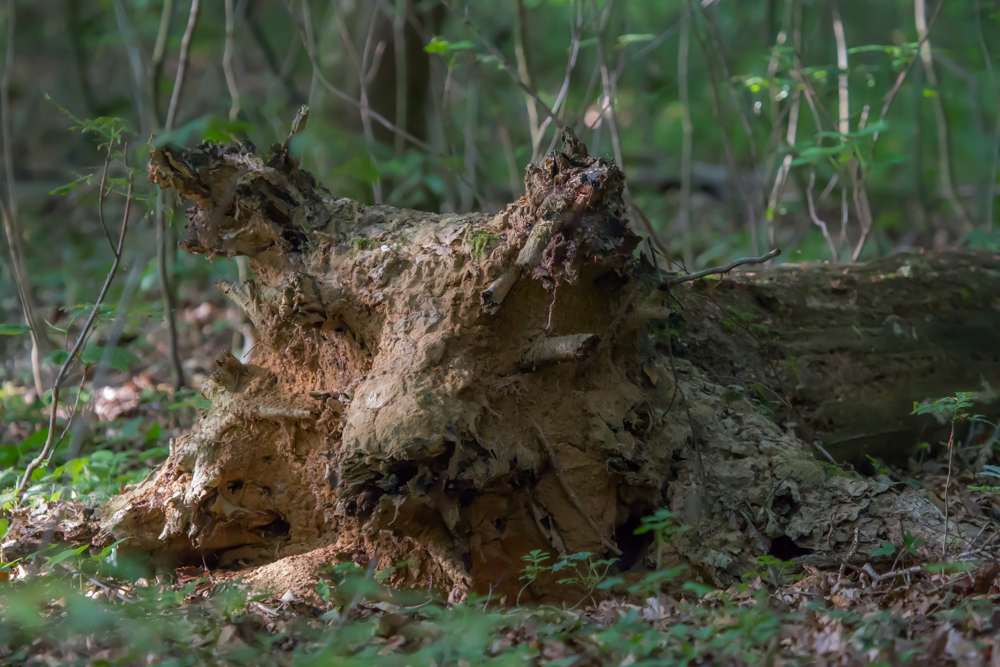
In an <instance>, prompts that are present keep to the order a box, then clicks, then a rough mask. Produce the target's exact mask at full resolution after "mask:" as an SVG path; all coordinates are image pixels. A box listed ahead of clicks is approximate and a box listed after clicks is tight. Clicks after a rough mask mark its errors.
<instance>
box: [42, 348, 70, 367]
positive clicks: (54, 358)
mask: <svg viewBox="0 0 1000 667" xmlns="http://www.w3.org/2000/svg"><path fill="white" fill-rule="evenodd" d="M67 359H69V352H67V351H66V350H56V351H55V352H53V353H52V354H50V355H49V356H47V357H45V361H48V362H49V363H51V364H52V365H54V366H62V365H63V364H65V363H66V360H67Z"/></svg>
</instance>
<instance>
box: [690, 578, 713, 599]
mask: <svg viewBox="0 0 1000 667" xmlns="http://www.w3.org/2000/svg"><path fill="white" fill-rule="evenodd" d="M683 588H684V590H685V591H687V592H688V593H694V594H695V595H697V596H698V597H700V598H703V597H705V596H706V595H708V594H709V593H711V592H712V591H714V590H715V588H714V587H712V586H708V585H706V584H700V583H698V582H697V581H686V582H684V587H683Z"/></svg>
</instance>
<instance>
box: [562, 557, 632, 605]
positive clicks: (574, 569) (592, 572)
mask: <svg viewBox="0 0 1000 667" xmlns="http://www.w3.org/2000/svg"><path fill="white" fill-rule="evenodd" d="M617 562H618V559H617V558H594V554H592V553H590V552H589V551H581V552H579V553H575V554H572V555H569V556H563V557H561V558H560V559H559V560H558V561H556V563H555V565H553V566H552V572H553V573H555V572H564V576H563V578H562V579H557V580H556V583H557V584H560V585H570V586H573V585H576V586H580V587H581V588H583V589H584V590H585V591H586V593H585V594H584V596H583V599H582V600H580V602H583V601H584V600H586V599H587V598H590V599H591V601H593V600H594V591H595V590H597V587H598V586H600V584H601V582H602V581H604V579H605V577H607V576H608V570H610V569H611V566H612V565H614V564H615V563H617Z"/></svg>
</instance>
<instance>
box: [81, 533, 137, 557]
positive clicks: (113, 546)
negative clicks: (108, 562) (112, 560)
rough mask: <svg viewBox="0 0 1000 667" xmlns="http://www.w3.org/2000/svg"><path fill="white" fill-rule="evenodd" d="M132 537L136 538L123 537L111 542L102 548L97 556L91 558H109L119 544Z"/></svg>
mask: <svg viewBox="0 0 1000 667" xmlns="http://www.w3.org/2000/svg"><path fill="white" fill-rule="evenodd" d="M131 539H134V538H132V537H123V538H122V539H120V540H118V541H117V542H115V543H114V544H109V545H108V546H106V547H104V548H103V549H101V553H99V554H98V555H96V556H93V557H92V558H91V560H104V559H105V558H107V557H108V556H110V555H111V554H112V552H113V551H114V550H116V549H117V548H118V545H119V544H121V543H122V542H126V541H128V540H131Z"/></svg>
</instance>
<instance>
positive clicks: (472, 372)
mask: <svg viewBox="0 0 1000 667" xmlns="http://www.w3.org/2000/svg"><path fill="white" fill-rule="evenodd" d="M565 139H566V145H567V148H566V149H565V152H560V151H557V152H554V153H551V154H549V155H548V156H546V157H545V159H544V160H542V161H541V162H540V163H538V164H533V165H530V166H529V167H528V171H527V177H526V179H525V184H526V190H527V194H526V195H525V196H524V197H522V198H521V199H520V200H518V201H517V202H515V203H514V204H511V205H510V206H508V207H507V208H506V209H504V210H503V211H502V212H501V213H500V214H499V215H497V216H493V217H490V216H485V215H479V214H471V215H465V216H456V215H436V214H429V213H421V212H417V211H401V210H396V209H392V208H389V207H381V206H372V207H369V206H363V205H361V204H358V203H356V202H352V201H350V200H347V199H342V198H337V197H335V196H334V195H332V194H331V193H329V192H328V191H326V190H325V189H323V188H322V187H321V186H320V185H319V184H318V183H316V181H315V179H313V177H312V176H311V175H309V174H308V173H306V172H303V171H301V170H300V169H299V168H298V165H297V163H296V161H295V160H294V159H293V158H292V157H291V156H289V155H288V154H287V151H286V150H285V148H284V147H283V146H282V145H277V146H275V147H274V148H273V149H272V151H273V153H272V155H271V156H270V157H268V158H266V159H263V158H261V157H260V156H257V155H255V154H250V153H246V152H245V151H242V150H241V149H237V148H225V147H220V146H202V147H199V148H196V149H174V148H163V149H157V150H156V151H155V152H154V154H153V156H152V159H151V162H150V167H149V169H150V178H151V179H153V180H154V181H156V182H157V183H159V184H160V185H161V186H164V187H172V188H174V189H176V190H177V191H178V192H179V193H180V194H181V195H183V196H185V197H187V198H189V199H191V200H192V201H193V202H194V206H193V207H192V209H191V211H189V225H188V231H187V236H186V238H185V240H184V241H183V243H182V245H183V247H184V248H185V249H187V250H188V251H190V252H195V253H201V254H206V255H209V256H228V257H231V256H234V255H246V256H248V257H250V258H251V259H250V263H251V266H252V268H253V270H254V274H255V276H256V282H254V283H253V286H252V287H251V286H250V285H247V286H246V287H245V288H244V287H239V286H234V285H224V286H223V288H224V289H225V290H226V291H227V293H228V294H230V295H232V296H233V298H234V299H236V300H237V301H239V302H241V304H242V307H244V308H246V309H247V310H248V312H252V313H254V314H255V318H256V319H255V322H256V323H257V326H258V330H259V331H258V332H259V334H260V343H259V344H258V346H257V348H256V351H257V356H256V357H255V358H254V359H253V360H252V361H251V362H250V363H248V364H247V365H245V366H242V365H240V366H239V367H236V366H235V365H234V361H235V360H230V359H225V360H223V363H222V364H221V365H220V370H219V371H218V372H217V373H216V374H214V375H213V376H212V378H210V379H209V380H208V381H207V382H206V385H205V387H204V388H203V392H204V394H205V396H206V397H208V398H209V400H210V401H211V403H212V407H211V409H209V410H208V411H207V413H206V415H205V417H204V418H203V420H202V421H201V422H200V424H199V425H198V426H197V427H196V428H195V429H194V430H193V431H192V432H191V433H188V434H185V435H184V436H182V437H181V438H178V439H177V441H175V442H174V443H173V444H172V447H171V456H170V458H169V459H168V461H167V462H166V464H165V465H164V466H163V467H162V468H161V470H160V471H159V472H158V474H157V475H156V477H155V478H153V479H151V480H149V481H147V482H146V483H144V484H142V485H140V486H138V487H137V488H134V489H130V490H128V491H127V492H126V493H125V494H123V495H122V496H121V497H118V498H115V499H114V500H113V501H112V502H110V503H109V504H108V506H107V508H106V511H105V513H104V519H103V528H104V532H105V535H106V537H107V539H111V538H112V537H114V538H121V537H126V536H128V537H132V538H135V539H133V540H132V541H130V542H128V543H127V544H129V545H130V546H132V547H134V548H142V549H148V550H154V551H158V552H161V553H164V554H171V555H172V556H173V557H174V558H176V559H179V560H184V559H191V560H195V559H198V560H200V559H201V558H205V559H207V561H210V562H211V563H213V564H217V565H220V566H229V567H232V566H234V564H236V563H246V564H249V565H254V564H261V563H266V562H269V561H272V560H274V559H275V558H281V557H286V556H292V555H294V554H300V553H302V552H305V551H309V550H313V549H325V551H323V552H322V553H324V554H328V553H330V552H331V551H332V552H336V553H348V554H349V553H359V552H363V553H367V554H368V555H369V557H370V556H371V555H372V554H377V557H378V559H379V560H380V561H381V562H382V564H381V566H389V565H392V564H394V563H396V562H399V561H402V560H408V561H413V562H415V563H417V564H418V565H417V566H416V568H415V569H414V570H409V571H407V572H402V573H397V575H394V576H396V577H397V578H398V580H397V581H396V582H395V583H398V584H404V585H405V584H411V585H427V584H428V582H429V581H430V580H431V579H432V580H433V582H434V585H435V586H438V587H442V588H446V589H449V588H450V589H451V590H452V593H453V595H461V594H462V591H466V590H468V589H475V590H479V591H482V592H484V593H485V592H486V591H492V593H493V594H494V595H496V596H501V595H504V594H510V595H511V598H510V599H512V598H513V595H515V594H516V592H517V590H518V589H520V584H519V581H518V577H519V572H520V571H521V569H522V567H523V562H522V561H521V557H522V556H523V555H524V554H526V553H528V552H529V551H531V550H532V549H544V550H548V549H550V548H554V549H556V550H557V551H560V552H562V551H566V552H568V553H576V552H582V551H589V552H592V553H594V554H608V555H614V552H615V551H621V552H622V554H621V558H622V567H623V568H624V569H628V568H633V571H632V572H631V573H625V576H627V577H629V576H639V573H640V571H641V570H642V568H643V567H646V566H654V565H655V564H656V562H657V560H658V557H657V555H656V554H654V553H653V552H652V550H651V549H650V548H649V547H650V544H651V539H650V536H648V535H647V536H646V537H637V536H635V535H634V529H635V527H636V526H637V525H638V522H639V520H640V519H641V517H643V516H646V515H648V514H649V513H651V512H652V511H654V510H655V509H656V508H659V507H670V508H671V509H673V510H674V511H675V512H677V514H678V516H679V517H681V519H682V520H683V521H684V522H685V523H687V524H689V525H691V526H693V527H695V528H696V530H691V531H687V532H685V533H682V534H681V535H678V536H677V537H676V538H675V539H674V540H672V541H671V543H670V544H669V545H667V547H666V548H665V549H664V550H663V552H662V554H660V556H661V557H662V561H663V564H665V565H671V564H674V565H676V564H681V563H684V564H687V565H689V566H690V567H691V568H692V570H693V571H694V576H700V577H702V578H704V579H706V580H711V581H714V582H715V583H717V584H720V585H723V584H728V583H731V582H732V581H734V580H736V579H737V578H738V577H739V576H740V575H741V574H742V573H743V572H746V571H747V570H748V569H749V568H752V567H755V565H756V559H757V558H758V557H759V556H760V555H763V554H766V553H769V552H771V553H775V554H777V555H780V556H782V557H788V556H792V555H796V554H801V555H802V556H803V557H804V558H808V559H811V560H812V561H814V562H817V563H835V562H837V560H838V559H839V558H841V557H842V556H843V555H844V554H846V553H847V552H848V550H849V549H853V550H854V553H855V554H856V556H857V558H859V559H860V558H866V557H868V555H869V554H871V552H872V551H874V550H875V549H876V548H878V547H879V546H880V545H881V543H882V542H883V541H885V540H886V539H890V541H894V542H899V541H901V540H902V533H901V532H900V531H909V532H911V533H913V534H914V535H916V536H918V537H923V538H924V539H925V540H926V543H927V544H936V543H939V541H940V540H939V537H940V535H941V533H942V532H943V528H944V518H943V516H942V515H941V513H940V511H938V510H937V508H936V507H935V506H934V505H933V503H931V502H929V501H928V500H927V499H925V498H924V497H922V496H921V495H919V494H917V493H915V492H914V491H912V490H911V489H909V488H908V487H905V486H904V487H899V486H896V485H893V484H892V483H890V482H889V481H888V480H887V479H884V478H881V479H866V478H863V477H861V476H859V475H857V474H855V473H853V472H849V471H843V470H839V469H837V468H835V467H833V466H830V465H824V464H822V463H821V462H819V461H817V460H816V459H815V457H814V456H813V453H812V449H811V447H810V446H809V444H808V443H807V442H804V441H803V440H802V439H800V438H799V437H797V436H796V432H802V430H803V429H807V428H813V429H816V428H817V427H818V426H819V425H821V424H820V419H819V417H817V415H819V416H820V417H821V416H822V415H825V414H827V412H824V411H823V410H821V408H822V407H823V405H824V403H823V400H819V399H814V400H818V402H817V407H815V408H811V409H810V410H809V411H806V410H803V411H804V412H806V414H805V415H804V416H803V417H802V424H800V425H799V426H797V427H796V428H797V429H798V431H796V430H795V429H793V428H792V427H791V424H790V423H789V421H790V419H789V418H788V417H787V416H785V415H782V414H762V412H761V411H760V410H759V409H758V407H757V406H756V405H755V404H754V403H753V400H752V398H753V396H752V395H750V394H748V393H746V392H743V393H741V392H739V391H736V390H734V389H732V388H729V386H730V385H737V384H741V385H743V386H745V387H746V386H749V383H750V382H751V381H753V382H760V383H761V384H764V385H768V386H769V385H770V384H771V383H774V384H778V385H782V383H784V384H785V385H787V384H788V381H787V380H788V374H789V373H790V374H793V375H794V373H795V372H798V373H800V374H801V373H804V372H805V373H820V372H822V370H821V369H822V368H823V367H822V366H821V365H819V362H818V361H816V360H814V357H816V356H817V355H820V354H821V353H822V351H821V349H818V348H816V347H815V346H817V345H818V346H820V347H821V346H822V345H823V343H822V342H821V341H822V338H821V337H817V340H818V341H820V342H817V343H812V342H810V341H811V340H812V339H811V338H810V337H807V336H802V335H799V336H798V337H796V330H795V328H794V327H795V321H796V318H797V317H800V315H799V311H801V312H803V313H811V314H812V315H813V316H815V315H816V313H820V314H822V315H823V317H827V318H828V319H829V315H830V314H832V313H838V312H839V311H838V310H836V309H832V308H826V307H824V306H823V304H824V303H826V301H824V300H825V299H826V300H829V299H830V298H832V297H828V296H826V295H825V294H811V293H809V291H808V289H805V290H800V291H799V292H796V291H795V290H794V289H792V288H791V287H790V286H788V287H781V286H782V285H784V284H785V283H786V282H788V283H789V284H794V283H795V282H796V281H798V284H801V285H803V286H805V285H807V284H813V283H811V282H810V279H809V278H808V277H802V276H810V275H812V273H811V271H812V269H798V271H799V272H800V273H795V272H794V271H796V270H794V269H785V270H783V271H782V272H779V273H778V274H776V275H778V276H779V278H775V279H773V280H771V279H768V278H766V277H761V276H762V275H764V274H758V273H757V272H754V273H753V274H749V273H748V274H745V275H744V276H737V277H728V278H725V279H724V280H722V281H719V280H715V281H699V282H697V283H690V284H684V285H677V286H675V287H672V288H671V289H670V290H669V291H660V290H659V289H658V287H659V285H660V282H661V281H660V278H659V276H658V272H657V270H656V269H655V268H654V267H652V266H650V265H649V264H648V263H647V262H645V261H644V260H643V259H642V258H641V257H636V255H635V253H634V250H635V248H636V246H637V244H638V238H637V237H636V236H635V235H634V234H633V233H632V232H631V231H630V230H629V227H628V224H627V223H628V220H627V217H626V215H627V210H626V207H625V205H624V202H623V201H622V189H623V186H624V180H623V175H622V173H621V171H620V170H619V169H618V168H617V167H616V166H615V165H614V164H613V163H611V162H609V161H607V160H604V159H600V158H593V157H590V156H588V155H586V151H585V149H584V148H583V146H582V144H580V143H579V142H576V141H574V140H573V137H571V136H567V137H565ZM484 244H485V246H486V247H487V249H488V250H489V252H487V253H485V254H484V253H483V252H482V248H483V247H484ZM823 270H825V269H820V271H823ZM832 270H833V269H831V271H832ZM837 270H843V269H841V268H838V269H837ZM852 270H853V269H847V271H848V274H850V275H855V274H851V273H850V271H852ZM858 272H859V273H857V275H858V278H857V279H856V280H857V282H858V289H857V291H858V294H859V296H858V299H859V300H860V302H862V303H865V302H866V301H865V300H866V299H867V298H868V297H867V296H866V295H867V294H868V292H867V291H866V290H865V289H862V288H861V286H860V285H861V282H863V280H864V278H862V277H861V276H863V275H868V274H865V273H864V269H859V270H858ZM848 274H844V276H845V277H841V278H840V280H842V281H843V280H846V281H847V282H846V284H849V285H851V284H853V282H851V281H852V280H854V279H851V278H849V277H846V276H848ZM796 276H798V277H796ZM832 279H833V278H832V276H831V280H832ZM772 283H773V284H772ZM831 289H839V288H837V287H836V286H833V287H831ZM792 295H797V298H798V299H799V300H800V301H801V305H798V304H785V305H782V301H781V300H782V299H791V298H792ZM837 295H838V296H837V298H840V296H839V293H837ZM712 299H715V300H720V299H721V300H722V301H725V304H723V305H725V306H726V307H728V308H729V311H730V312H731V313H733V315H731V316H730V317H735V318H736V323H735V324H733V325H732V326H728V325H727V323H726V320H725V316H724V315H723V314H722V313H721V311H717V310H714V308H715V306H714V305H713V304H712ZM810 299H814V300H818V301H817V302H816V303H817V304H819V305H815V304H813V302H812V301H810ZM885 303H887V304H888V303H891V300H886V301H885ZM737 311H739V314H737ZM900 316H901V317H902V315H900ZM823 317H820V318H819V320H817V323H816V324H815V326H814V325H812V324H810V325H809V326H813V328H815V329H822V330H823V331H826V330H828V329H830V328H831V325H830V324H826V325H822V324H820V322H825V321H827V320H824V319H823ZM870 317H874V315H870ZM913 317H914V318H917V317H919V315H918V314H914V315H913ZM867 321H868V320H866V319H862V320H861V322H862V324H859V325H858V326H862V325H864V326H870V325H867V324H864V323H865V322H867ZM829 322H832V323H833V325H832V328H833V329H836V331H837V334H836V338H835V340H836V341H842V340H843V336H844V335H845V334H844V333H843V331H844V330H845V327H846V328H847V329H851V327H852V326H854V325H853V324H845V325H843V326H841V325H839V324H837V320H836V317H833V318H832V319H829ZM914 326H916V319H914ZM768 327H772V328H774V329H775V331H776V333H772V334H770V335H769V334H768V331H769V329H768ZM730 329H731V330H730ZM743 330H747V331H748V332H749V333H750V334H752V335H750V337H749V338H748V337H747V336H745V335H742V334H741V332H742V331H743ZM782 337H785V338H782ZM758 339H760V343H759V344H758V342H757V341H758ZM772 339H774V340H772ZM830 344H831V345H832V344H833V343H832V342H831V343H830ZM836 344H837V345H841V344H842V343H836ZM795 345H804V346H806V347H805V348H803V349H804V350H807V351H808V354H809V355H811V356H809V364H807V365H805V366H803V362H802V360H801V358H800V359H798V360H793V361H794V363H790V364H789V369H788V371H787V372H785V371H782V370H780V369H779V370H777V371H776V372H773V371H772V372H771V375H768V370H767V369H768V368H770V366H772V365H775V364H779V362H781V360H783V359H784V358H785V357H784V356H783V355H782V354H780V353H779V352H778V351H779V350H781V349H782V346H784V347H786V348H787V349H788V350H794V349H797V348H795ZM809 346H814V347H809ZM837 349H839V348H837ZM860 349H862V346H858V345H854V346H853V347H851V348H850V350H849V352H850V354H853V355H855V356H849V355H848V356H843V355H842V358H843V359H846V360H848V361H847V362H845V363H848V362H850V363H854V361H852V360H860V363H871V362H870V360H867V361H866V358H865V357H864V356H863V355H862V356H858V355H859V353H858V350H860ZM864 349H867V347H865V348H864ZM837 358H841V357H837ZM526 361H529V362H530V363H525V362H526ZM543 361H546V362H547V361H559V363H539V362H543ZM237 363H238V362H237ZM779 365H780V364H779ZM675 368H676V369H677V370H676V372H675V370H674V369H675ZM844 377H847V376H846V375H844ZM851 377H853V376H851ZM859 377H860V376H859ZM754 378H757V379H754ZM803 384H804V383H803ZM792 388H793V389H795V390H796V391H799V392H800V394H799V395H790V400H789V404H790V406H791V407H792V408H795V407H796V405H797V404H796V401H799V405H802V406H804V407H806V406H808V405H809V404H808V403H807V402H806V401H805V398H806V397H808V396H809V394H808V392H807V391H806V390H804V389H802V388H801V387H799V386H798V385H792ZM775 391H776V392H779V395H783V393H782V392H784V391H785V390H784V389H781V388H780V387H779V388H778V389H775ZM334 397H336V398H334ZM837 423H838V424H840V423H843V425H844V428H849V426H848V425H849V421H848V420H847V415H844V420H843V421H842V422H840V421H838V422H837ZM539 431H541V432H542V433H543V435H542V436H541V438H539V436H538V434H539ZM567 490H568V491H567ZM953 530H954V529H953ZM897 533H899V534H898V535H897ZM855 535H856V536H857V537H855ZM896 538H898V539H896ZM855 540H856V542H857V544H856V548H854V547H851V546H850V544H852V543H853V542H855ZM549 583H550V582H546V581H539V582H537V585H536V587H535V589H534V590H533V591H532V592H533V593H534V594H537V595H543V594H547V593H551V592H553V591H554V590H557V589H553V588H551V587H549V586H548V584H549Z"/></svg>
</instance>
